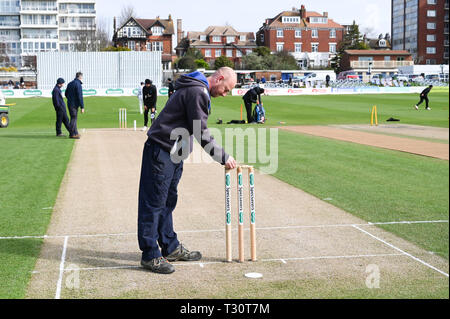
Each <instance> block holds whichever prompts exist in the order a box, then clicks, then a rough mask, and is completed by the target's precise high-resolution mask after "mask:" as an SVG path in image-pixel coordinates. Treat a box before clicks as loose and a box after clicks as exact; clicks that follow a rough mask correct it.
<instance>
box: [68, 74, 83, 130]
mask: <svg viewBox="0 0 450 319" xmlns="http://www.w3.org/2000/svg"><path fill="white" fill-rule="evenodd" d="M82 80H83V73H81V72H78V73H77V74H76V76H75V79H74V80H73V81H72V82H70V83H69V84H68V85H67V89H66V98H67V106H68V107H69V114H70V133H71V134H70V138H74V139H79V138H80V135H79V134H78V128H77V119H78V108H79V107H80V108H81V113H84V101H83V88H82V87H81V85H82V84H83V82H81V81H82Z"/></svg>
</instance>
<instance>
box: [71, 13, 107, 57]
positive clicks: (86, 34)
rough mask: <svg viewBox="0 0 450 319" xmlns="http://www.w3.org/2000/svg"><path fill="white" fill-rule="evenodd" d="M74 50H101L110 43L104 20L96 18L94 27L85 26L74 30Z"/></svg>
mask: <svg viewBox="0 0 450 319" xmlns="http://www.w3.org/2000/svg"><path fill="white" fill-rule="evenodd" d="M76 39H77V41H76V43H75V51H80V52H92V51H101V50H102V49H104V48H106V47H109V46H111V45H112V41H111V40H110V34H109V32H108V30H107V27H106V22H105V21H104V20H97V26H96V29H95V28H93V27H90V26H86V27H84V28H83V29H80V30H78V31H77V32H76Z"/></svg>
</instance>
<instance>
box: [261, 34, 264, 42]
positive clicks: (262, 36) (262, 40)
mask: <svg viewBox="0 0 450 319" xmlns="http://www.w3.org/2000/svg"><path fill="white" fill-rule="evenodd" d="M260 37H261V42H264V33H261V35H260Z"/></svg>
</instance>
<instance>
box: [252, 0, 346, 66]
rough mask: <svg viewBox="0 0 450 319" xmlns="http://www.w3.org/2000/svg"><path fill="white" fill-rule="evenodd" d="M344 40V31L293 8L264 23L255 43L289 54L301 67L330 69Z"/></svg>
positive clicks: (324, 16) (320, 16) (321, 16)
mask: <svg viewBox="0 0 450 319" xmlns="http://www.w3.org/2000/svg"><path fill="white" fill-rule="evenodd" d="M343 36H344V27H343V26H342V25H340V24H339V23H336V22H334V21H333V20H332V19H330V18H329V17H328V13H327V12H324V13H322V14H320V13H317V12H314V11H306V8H305V6H304V5H302V6H301V9H300V10H298V9H295V8H293V9H292V10H291V11H283V12H281V13H279V14H278V15H277V16H276V17H274V18H272V19H266V21H265V22H264V24H263V26H262V27H261V28H260V29H259V31H258V32H257V33H256V42H257V44H258V45H260V46H266V47H268V48H270V50H271V51H272V52H277V51H287V52H290V53H291V54H292V55H293V56H294V57H295V58H296V59H297V61H298V62H299V64H300V65H301V66H304V67H308V66H313V67H320V66H322V67H323V66H325V67H327V66H329V61H330V59H331V57H332V56H333V55H334V54H335V53H336V51H337V47H338V45H339V43H340V42H341V41H342V39H343Z"/></svg>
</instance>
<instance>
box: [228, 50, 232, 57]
mask: <svg viewBox="0 0 450 319" xmlns="http://www.w3.org/2000/svg"><path fill="white" fill-rule="evenodd" d="M227 57H229V58H232V57H233V50H230V49H227Z"/></svg>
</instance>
